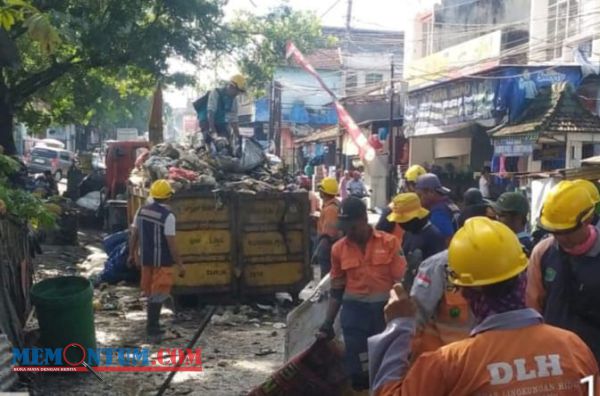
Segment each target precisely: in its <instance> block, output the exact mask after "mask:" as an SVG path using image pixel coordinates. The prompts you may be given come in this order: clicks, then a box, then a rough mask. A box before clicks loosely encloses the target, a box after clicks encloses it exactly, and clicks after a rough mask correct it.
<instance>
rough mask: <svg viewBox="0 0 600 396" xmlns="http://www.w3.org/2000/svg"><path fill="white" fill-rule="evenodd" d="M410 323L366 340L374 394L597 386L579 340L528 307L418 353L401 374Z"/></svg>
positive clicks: (577, 390) (569, 390) (545, 391)
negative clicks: (591, 379)
mask: <svg viewBox="0 0 600 396" xmlns="http://www.w3.org/2000/svg"><path fill="white" fill-rule="evenodd" d="M410 321H411V320H410V319H409V320H407V319H402V318H401V319H395V320H393V321H392V322H390V324H389V325H388V328H387V329H386V331H385V332H384V333H382V334H380V335H377V336H374V337H371V338H370V339H369V361H370V365H371V369H372V371H371V373H372V376H373V377H374V379H373V383H372V387H373V389H374V395H375V396H399V395H408V396H421V395H427V396H442V395H455V396H463V395H481V396H487V395H489V396H492V395H570V396H571V395H581V396H584V395H588V393H587V388H586V387H587V385H586V384H581V383H580V380H581V379H583V378H585V377H587V376H590V375H593V376H596V381H597V380H598V366H597V363H596V360H595V358H594V356H593V355H592V353H591V351H590V350H589V348H588V347H587V346H586V345H585V344H584V343H583V341H582V340H581V339H580V338H579V337H577V336H576V335H575V334H574V333H571V332H569V331H566V330H562V329H559V328H556V327H553V326H549V325H545V324H542V318H541V316H540V315H539V314H538V313H537V312H535V311H534V310H531V309H522V310H517V311H511V312H507V313H504V314H499V315H493V316H490V317H488V318H487V319H486V320H484V321H483V322H482V323H481V324H480V325H479V326H477V327H476V328H475V329H474V330H473V336H472V337H471V338H468V339H466V340H463V341H459V342H455V343H452V344H449V345H446V346H444V347H442V348H440V349H438V350H436V351H435V352H429V353H425V354H423V355H421V357H419V358H418V359H417V361H416V362H415V364H414V365H413V366H412V367H411V369H410V371H408V373H407V374H406V375H405V376H404V373H406V370H407V367H408V352H409V351H408V345H407V341H408V339H409V337H410V328H409V327H410V326H408V325H407V322H410ZM413 326H414V323H413ZM382 352H383V353H382ZM377 365H378V367H373V366H377ZM394 368H395V371H394ZM596 384H597V385H596V386H597V391H599V390H600V386H598V385H600V384H598V383H597V382H596ZM595 394H598V393H595Z"/></svg>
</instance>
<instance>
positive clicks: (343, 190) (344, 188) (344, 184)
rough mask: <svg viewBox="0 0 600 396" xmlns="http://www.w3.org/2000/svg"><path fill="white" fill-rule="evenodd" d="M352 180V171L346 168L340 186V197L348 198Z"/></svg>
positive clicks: (342, 198)
mask: <svg viewBox="0 0 600 396" xmlns="http://www.w3.org/2000/svg"><path fill="white" fill-rule="evenodd" d="M351 180H352V177H351V176H350V172H348V171H347V170H345V171H344V175H343V176H342V180H340V186H339V191H340V199H341V200H342V201H343V200H344V199H346V198H348V183H350V181H351Z"/></svg>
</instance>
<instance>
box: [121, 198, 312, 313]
mask: <svg viewBox="0 0 600 396" xmlns="http://www.w3.org/2000/svg"><path fill="white" fill-rule="evenodd" d="M147 196H148V191H147V188H144V187H139V186H129V190H128V205H127V212H128V219H129V224H131V222H132V220H133V217H134V215H135V213H136V211H137V210H138V208H139V207H140V206H141V205H143V204H144V203H145V201H146V199H147ZM169 206H170V207H171V209H172V210H173V212H174V213H175V216H176V218H177V235H176V241H177V246H178V248H179V252H180V254H181V256H182V260H183V262H184V265H185V268H186V275H185V277H183V278H179V277H175V279H174V287H173V290H172V294H173V295H174V296H176V297H177V296H185V295H188V296H190V295H195V296H198V297H200V298H201V301H203V302H205V301H210V300H211V297H212V298H215V299H217V301H219V302H223V301H224V300H223V299H224V298H225V299H230V300H233V301H247V300H251V299H255V298H257V297H260V296H267V295H272V294H274V293H277V292H287V293H290V295H291V296H292V298H293V299H294V300H295V301H298V294H299V293H300V291H301V290H302V289H303V288H304V286H306V284H307V283H308V282H309V281H310V280H311V279H312V269H311V267H310V258H309V249H308V246H309V238H310V237H309V201H308V194H307V193H306V192H305V191H296V192H257V193H255V194H249V193H244V192H237V191H220V192H214V191H212V190H202V189H199V190H183V191H179V192H177V193H175V194H174V196H173V198H172V199H171V200H170V201H169Z"/></svg>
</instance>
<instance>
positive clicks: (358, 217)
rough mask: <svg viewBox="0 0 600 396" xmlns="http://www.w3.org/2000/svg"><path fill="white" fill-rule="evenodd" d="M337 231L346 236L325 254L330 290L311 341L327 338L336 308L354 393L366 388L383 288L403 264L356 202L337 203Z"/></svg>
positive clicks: (392, 242) (395, 245)
mask: <svg viewBox="0 0 600 396" xmlns="http://www.w3.org/2000/svg"><path fill="white" fill-rule="evenodd" d="M339 225H340V228H341V229H342V230H343V231H344V232H345V234H346V236H345V237H344V238H342V239H340V240H339V241H338V242H337V243H336V244H335V245H333V248H332V251H331V264H332V265H331V274H330V276H331V290H330V300H329V307H328V310H327V316H326V319H325V321H324V322H323V325H322V326H321V327H320V329H319V332H318V333H317V337H319V338H333V337H334V333H333V323H334V320H335V317H336V316H337V313H338V311H339V309H340V307H341V310H342V312H341V314H340V321H341V326H342V333H343V335H344V343H345V352H344V366H345V369H346V373H347V374H348V375H349V377H350V379H351V381H352V387H353V388H354V389H355V390H365V389H368V388H369V373H368V371H367V368H368V359H367V338H368V337H370V336H372V335H374V334H377V333H379V332H381V331H383V329H384V328H385V320H384V317H383V307H384V305H385V303H386V301H387V298H388V294H389V289H390V288H391V287H392V285H393V284H394V283H395V282H398V281H400V280H401V279H402V277H403V276H404V271H405V269H406V261H405V259H404V254H403V252H402V248H401V247H400V241H399V240H398V239H396V238H395V237H393V236H392V235H389V234H386V233H384V232H381V231H377V230H374V229H373V228H372V227H371V226H370V225H369V222H368V218H367V207H366V205H365V204H364V202H363V201H362V200H361V199H359V198H356V197H349V198H347V199H345V200H344V201H343V202H342V205H341V207H340V214H339Z"/></svg>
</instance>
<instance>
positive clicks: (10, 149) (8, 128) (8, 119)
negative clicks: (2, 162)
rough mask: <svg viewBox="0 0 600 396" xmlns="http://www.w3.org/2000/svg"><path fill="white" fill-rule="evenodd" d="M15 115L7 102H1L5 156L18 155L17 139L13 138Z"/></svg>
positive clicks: (0, 134)
mask: <svg viewBox="0 0 600 396" xmlns="http://www.w3.org/2000/svg"><path fill="white" fill-rule="evenodd" d="M13 129H14V114H13V112H12V109H11V106H10V105H9V104H8V103H6V102H5V101H0V145H1V146H2V147H4V154H7V155H15V154H17V147H16V146H15V138H14V136H13Z"/></svg>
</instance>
